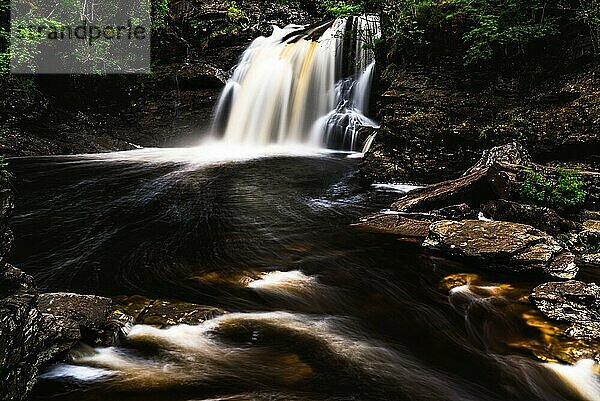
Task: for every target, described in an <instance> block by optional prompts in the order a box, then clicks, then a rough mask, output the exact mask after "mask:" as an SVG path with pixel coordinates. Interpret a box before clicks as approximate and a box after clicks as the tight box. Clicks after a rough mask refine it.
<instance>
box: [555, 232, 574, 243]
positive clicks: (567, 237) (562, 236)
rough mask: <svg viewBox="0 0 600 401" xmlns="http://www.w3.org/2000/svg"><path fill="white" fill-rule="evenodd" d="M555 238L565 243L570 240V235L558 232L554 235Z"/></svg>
mask: <svg viewBox="0 0 600 401" xmlns="http://www.w3.org/2000/svg"><path fill="white" fill-rule="evenodd" d="M556 239H557V240H559V241H562V242H564V243H565V244H567V243H568V242H569V241H570V240H571V236H570V235H569V234H567V233H560V234H558V235H557V236H556Z"/></svg>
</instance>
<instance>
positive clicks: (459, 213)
mask: <svg viewBox="0 0 600 401" xmlns="http://www.w3.org/2000/svg"><path fill="white" fill-rule="evenodd" d="M431 214H432V215H434V216H439V217H441V218H442V219H443V220H467V219H475V218H477V213H476V212H475V211H474V210H473V209H472V208H471V207H470V206H469V205H467V204H466V203H461V204H459V205H450V206H446V207H443V208H440V209H437V210H433V211H431Z"/></svg>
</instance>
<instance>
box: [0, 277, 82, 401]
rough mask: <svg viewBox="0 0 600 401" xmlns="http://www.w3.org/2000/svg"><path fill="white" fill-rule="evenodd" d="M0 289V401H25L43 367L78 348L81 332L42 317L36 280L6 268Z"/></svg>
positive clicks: (50, 317) (65, 322)
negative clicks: (1, 400)
mask: <svg viewBox="0 0 600 401" xmlns="http://www.w3.org/2000/svg"><path fill="white" fill-rule="evenodd" d="M0 289H1V294H0V381H1V382H2V383H3V385H2V386H0V399H3V400H25V399H27V398H28V397H29V395H30V393H31V389H32V388H33V386H34V384H35V381H36V377H37V374H38V371H39V369H40V367H41V366H42V365H43V364H44V363H46V362H48V361H50V360H52V359H53V358H55V357H57V356H58V355H60V354H62V353H64V352H66V351H67V350H68V349H69V348H70V347H71V346H72V345H73V344H75V342H76V341H77V340H79V338H80V333H79V328H78V326H77V325H76V324H74V323H72V322H70V321H68V319H65V318H60V317H56V316H53V315H48V314H43V313H41V312H40V311H39V310H38V309H37V299H38V294H37V291H36V290H35V288H34V287H33V279H32V278H31V277H30V276H28V275H26V274H25V273H23V272H22V271H21V270H19V269H16V268H14V267H12V266H5V268H4V272H3V273H2V274H0Z"/></svg>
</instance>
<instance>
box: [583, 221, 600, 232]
mask: <svg viewBox="0 0 600 401" xmlns="http://www.w3.org/2000/svg"><path fill="white" fill-rule="evenodd" d="M583 227H584V228H585V229H586V230H594V231H600V220H587V221H584V222H583Z"/></svg>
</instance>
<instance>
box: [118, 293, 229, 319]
mask: <svg viewBox="0 0 600 401" xmlns="http://www.w3.org/2000/svg"><path fill="white" fill-rule="evenodd" d="M113 300H114V307H113V308H114V311H115V313H125V314H126V315H131V316H132V317H133V319H134V321H135V323H136V324H147V325H150V326H158V327H167V326H173V325H177V324H189V325H198V324H201V323H203V322H204V321H206V320H209V319H212V318H214V317H215V316H218V315H222V314H224V313H225V311H224V310H222V309H219V308H215V307H212V306H204V305H197V304H192V303H187V302H178V301H167V300H162V299H148V298H145V297H142V296H139V295H134V296H131V297H128V296H120V297H115V298H114V299H113Z"/></svg>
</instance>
